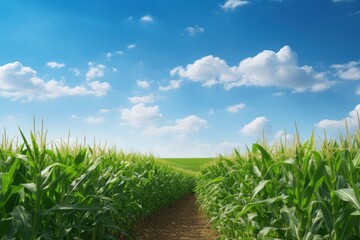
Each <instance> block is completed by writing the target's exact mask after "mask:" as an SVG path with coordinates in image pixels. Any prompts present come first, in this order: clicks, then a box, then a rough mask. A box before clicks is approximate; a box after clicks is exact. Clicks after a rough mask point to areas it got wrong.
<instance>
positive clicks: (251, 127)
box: [240, 117, 270, 136]
mask: <svg viewBox="0 0 360 240" xmlns="http://www.w3.org/2000/svg"><path fill="white" fill-rule="evenodd" d="M269 128H270V126H269V120H268V119H267V118H266V117H257V118H255V119H254V120H253V121H251V122H250V123H248V124H246V125H245V126H244V127H243V128H242V129H241V130H240V133H242V134H244V135H247V136H260V135H261V134H262V133H263V131H264V132H266V131H267V130H269Z"/></svg>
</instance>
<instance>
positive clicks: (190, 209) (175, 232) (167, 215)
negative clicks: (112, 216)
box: [135, 194, 216, 240]
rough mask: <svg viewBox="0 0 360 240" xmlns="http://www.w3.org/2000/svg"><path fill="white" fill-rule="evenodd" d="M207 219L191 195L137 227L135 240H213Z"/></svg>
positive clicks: (213, 233)
mask: <svg viewBox="0 0 360 240" xmlns="http://www.w3.org/2000/svg"><path fill="white" fill-rule="evenodd" d="M207 224H208V219H207V218H206V216H205V215H204V214H203V213H202V212H201V211H199V209H198V206H197V205H196V199H195V196H194V195H193V194H191V195H188V196H186V197H185V198H183V199H181V200H180V201H178V202H177V203H175V204H174V205H172V206H170V207H168V208H165V209H163V210H161V211H160V212H159V213H158V214H156V215H155V216H153V217H151V218H149V219H147V220H146V221H144V222H142V223H141V224H139V226H137V228H136V231H135V236H136V239H137V240H161V239H163V240H175V239H176V240H190V239H191V240H205V239H207V240H215V239H216V233H215V232H214V231H213V230H212V229H210V227H207Z"/></svg>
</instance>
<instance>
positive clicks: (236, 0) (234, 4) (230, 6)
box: [221, 0, 250, 10]
mask: <svg viewBox="0 0 360 240" xmlns="http://www.w3.org/2000/svg"><path fill="white" fill-rule="evenodd" d="M248 3H250V2H249V1H246V0H227V1H226V2H225V3H224V4H223V5H221V8H222V9H224V10H234V9H235V8H238V7H241V6H244V5H246V4H248Z"/></svg>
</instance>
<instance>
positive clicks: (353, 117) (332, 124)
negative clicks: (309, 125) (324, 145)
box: [315, 104, 360, 129]
mask: <svg viewBox="0 0 360 240" xmlns="http://www.w3.org/2000/svg"><path fill="white" fill-rule="evenodd" d="M358 114H359V115H360V104H358V105H356V107H355V108H354V109H353V110H352V111H351V112H349V114H348V116H347V117H345V118H343V119H341V120H330V119H324V120H321V121H320V122H318V123H317V124H315V126H316V127H318V128H326V129H344V128H345V120H346V122H347V125H348V127H349V128H356V127H358V116H357V115H358Z"/></svg>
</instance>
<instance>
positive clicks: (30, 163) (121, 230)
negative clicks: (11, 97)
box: [0, 133, 195, 240]
mask: <svg viewBox="0 0 360 240" xmlns="http://www.w3.org/2000/svg"><path fill="white" fill-rule="evenodd" d="M22 140H23V143H22V144H20V145H15V144H14V143H13V142H12V141H11V140H9V139H7V137H6V136H3V138H2V143H1V145H0V239H24V240H28V239H116V238H118V237H119V236H120V235H124V236H126V235H131V232H132V229H133V227H134V224H135V223H136V222H137V221H138V220H139V219H140V218H142V217H146V216H148V215H150V214H152V213H154V212H156V211H157V210H158V209H159V208H160V207H164V206H166V205H168V204H170V203H172V202H174V201H175V200H177V199H179V198H181V197H182V196H184V195H185V194H187V193H189V192H191V191H192V190H193V188H194V186H195V177H194V176H193V175H190V174H189V173H186V172H182V171H179V170H174V169H173V168H171V167H169V166H167V165H165V164H161V163H158V162H157V161H156V160H155V159H154V158H153V157H151V156H146V155H140V154H125V153H123V152H121V151H115V150H113V149H106V148H103V147H99V146H93V147H88V146H86V147H85V146H81V145H80V144H75V145H70V144H68V143H60V144H57V145H55V144H53V145H52V146H48V145H47V144H46V138H45V136H44V134H42V133H40V134H36V135H33V134H31V137H30V141H28V140H27V139H26V138H25V137H24V135H23V134H22Z"/></svg>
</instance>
